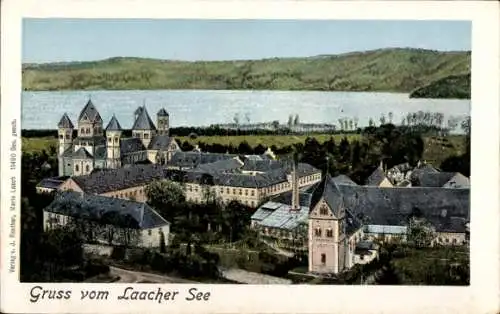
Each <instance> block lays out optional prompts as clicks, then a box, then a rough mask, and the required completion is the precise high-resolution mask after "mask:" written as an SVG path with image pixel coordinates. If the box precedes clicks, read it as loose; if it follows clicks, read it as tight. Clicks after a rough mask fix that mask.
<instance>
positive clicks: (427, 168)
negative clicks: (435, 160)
mask: <svg viewBox="0 0 500 314" xmlns="http://www.w3.org/2000/svg"><path fill="white" fill-rule="evenodd" d="M438 172H439V170H437V169H436V168H434V167H433V166H432V165H429V164H423V165H421V166H419V167H416V168H415V169H413V171H412V172H411V175H410V179H411V180H418V178H419V177H420V176H421V175H423V174H425V173H438Z"/></svg>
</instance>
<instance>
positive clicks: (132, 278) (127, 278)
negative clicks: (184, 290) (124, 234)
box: [109, 266, 197, 283]
mask: <svg viewBox="0 0 500 314" xmlns="http://www.w3.org/2000/svg"><path fill="white" fill-rule="evenodd" d="M109 273H110V275H111V276H119V277H120V280H118V281H115V283H124V282H126V283H197V282H195V281H191V280H186V279H182V278H175V277H169V276H165V275H157V274H152V273H144V272H139V271H132V270H127V269H123V268H118V267H114V266H110V267H109Z"/></svg>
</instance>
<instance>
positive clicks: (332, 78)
mask: <svg viewBox="0 0 500 314" xmlns="http://www.w3.org/2000/svg"><path fill="white" fill-rule="evenodd" d="M470 62H471V60H470V52H438V51H431V50H422V49H410V48H394V49H379V50H372V51H366V52H354V53H348V54H340V55H322V56H316V57H308V58H274V59H263V60H242V61H197V62H187V61H169V60H156V59H141V58H125V57H123V58H122V57H117V58H111V59H106V60H102V61H94V62H69V63H49V64H25V65H23V88H24V89H25V90H82V89H85V90H103V89H104V90H106V89H108V90H127V89H265V90H324V91H388V92H410V91H412V90H415V89H416V88H418V87H421V86H425V85H427V84H429V83H430V82H433V81H436V80H439V79H441V78H444V77H448V76H450V75H460V74H465V73H469V72H470Z"/></svg>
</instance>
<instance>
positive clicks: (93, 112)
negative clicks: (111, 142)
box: [78, 99, 102, 122]
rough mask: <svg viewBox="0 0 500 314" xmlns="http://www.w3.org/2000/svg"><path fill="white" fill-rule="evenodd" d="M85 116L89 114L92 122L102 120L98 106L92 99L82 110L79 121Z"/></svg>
mask: <svg viewBox="0 0 500 314" xmlns="http://www.w3.org/2000/svg"><path fill="white" fill-rule="evenodd" d="M85 116H87V118H88V120H89V121H90V122H98V121H102V119H101V115H100V114H99V111H97V108H96V107H95V106H94V104H93V103H92V101H91V100H90V99H89V101H88V102H87V104H86V105H85V107H83V109H82V111H81V112H80V116H78V121H81V120H82V119H83V118H84V117H85Z"/></svg>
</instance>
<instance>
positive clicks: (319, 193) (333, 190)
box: [311, 175, 343, 217]
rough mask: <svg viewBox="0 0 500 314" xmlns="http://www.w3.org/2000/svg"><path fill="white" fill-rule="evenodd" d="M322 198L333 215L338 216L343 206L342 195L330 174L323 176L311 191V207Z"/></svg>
mask: <svg viewBox="0 0 500 314" xmlns="http://www.w3.org/2000/svg"><path fill="white" fill-rule="evenodd" d="M321 199H324V200H325V202H326V203H327V205H328V207H330V210H331V211H332V213H333V215H334V216H335V217H339V210H340V209H341V207H342V206H343V205H342V204H343V196H342V193H341V192H340V190H339V189H338V187H337V185H336V184H335V182H334V181H333V180H332V177H331V176H330V175H326V176H324V177H323V180H322V181H321V182H320V183H319V184H318V185H317V186H316V188H315V190H314V192H313V193H312V199H311V209H312V208H313V207H315V206H316V204H318V202H320V201H321Z"/></svg>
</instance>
